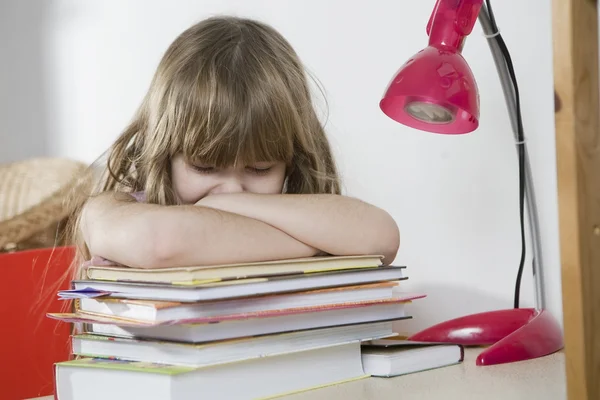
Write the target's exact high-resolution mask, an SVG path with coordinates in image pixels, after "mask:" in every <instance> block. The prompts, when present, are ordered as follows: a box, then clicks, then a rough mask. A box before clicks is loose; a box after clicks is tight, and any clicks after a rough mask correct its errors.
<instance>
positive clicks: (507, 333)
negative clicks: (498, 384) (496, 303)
mask: <svg viewBox="0 0 600 400" xmlns="http://www.w3.org/2000/svg"><path fill="white" fill-rule="evenodd" d="M408 339H409V340H414V341H422V342H436V343H454V344H462V345H465V346H482V345H491V346H490V347H489V348H487V349H486V350H484V351H483V352H482V353H481V354H479V356H478V357H477V360H476V364H477V365H495V364H504V363H510V362H515V361H524V360H530V359H533V358H538V357H543V356H546V355H549V354H552V353H554V352H557V351H559V350H561V349H562V348H563V337H562V331H561V329H560V326H558V323H557V322H556V320H555V319H554V317H552V315H551V314H550V313H549V312H548V311H546V310H536V309H533V308H511V309H506V310H497V311H488V312H483V313H479V314H472V315H467V316H465V317H460V318H456V319H453V320H450V321H446V322H442V323H440V324H437V325H434V326H432V327H430V328H427V329H425V330H423V331H421V332H418V333H416V334H414V335H412V336H411V337H409V338H408Z"/></svg>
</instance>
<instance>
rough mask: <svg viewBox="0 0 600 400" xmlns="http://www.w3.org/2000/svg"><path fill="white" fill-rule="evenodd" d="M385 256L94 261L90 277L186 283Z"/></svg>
mask: <svg viewBox="0 0 600 400" xmlns="http://www.w3.org/2000/svg"><path fill="white" fill-rule="evenodd" d="M382 259H383V256H379V255H364V256H326V257H306V258H295V259H285V260H275V261H265V262H252V263H238V264H223V265H210V266H198V267H179V268H153V269H148V268H129V267H114V266H95V265H91V266H89V267H88V268H87V270H86V275H87V278H88V279H91V280H107V281H133V282H162V283H172V284H186V283H189V282H203V281H204V282H213V281H219V280H223V279H244V278H252V277H263V276H273V275H293V274H308V273H314V272H325V271H336V270H346V269H360V268H377V267H379V266H381V262H382Z"/></svg>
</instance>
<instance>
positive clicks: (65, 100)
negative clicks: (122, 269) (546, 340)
mask: <svg viewBox="0 0 600 400" xmlns="http://www.w3.org/2000/svg"><path fill="white" fill-rule="evenodd" d="M434 3H435V1H434V0H419V1H407V0H404V1H402V0H400V1H398V0H395V1H392V0H388V1H384V0H370V1H358V0H356V1H352V2H349V1H342V0H337V1H335V0H302V1H300V0H295V1H292V0H287V1H284V0H278V1H275V0H271V1H267V0H265V1H258V0H252V1H250V0H239V1H234V0H215V1H206V0H205V1H200V0H169V1H166V0H163V1H159V0H85V1H81V0H38V1H34V0H3V1H2V2H0V49H2V61H1V62H0V134H1V142H0V162H5V161H12V160H16V159H20V158H24V157H31V156H37V155H52V156H66V157H72V158H75V159H79V160H83V161H86V162H92V161H93V160H95V159H96V158H97V157H99V156H100V155H101V153H102V152H103V151H104V150H105V149H106V148H107V146H109V144H110V143H111V141H112V140H114V139H115V137H116V136H117V135H118V134H119V132H120V130H121V129H122V128H123V127H124V126H125V124H126V123H127V122H128V121H129V119H130V118H131V116H132V114H133V111H134V109H135V108H136V107H137V105H138V104H139V102H140V100H141V98H142V96H143V94H144V92H145V90H146V89H147V87H148V84H149V82H150V79H151V77H152V74H153V72H154V69H155V67H156V65H157V63H158V61H159V59H160V57H161V56H162V53H163V52H164V50H165V49H166V48H167V46H168V45H169V43H170V42H171V41H172V40H173V39H174V38H175V37H176V35H178V34H179V33H180V32H181V31H183V30H184V29H185V28H187V27H188V26H189V25H191V24H193V23H194V22H196V21H198V20H200V19H202V18H204V17H207V16H210V15H214V14H218V13H233V14H235V15H240V16H250V17H256V18H259V19H261V20H263V21H266V22H268V23H271V24H272V25H274V26H275V27H276V28H277V29H279V30H280V31H281V32H282V33H283V34H284V35H285V36H286V37H287V38H288V39H289V41H290V42H291V43H292V45H293V46H294V47H295V48H296V50H297V52H298V53H299V55H300V57H301V58H302V59H303V61H304V62H305V64H306V66H307V67H308V69H309V70H310V71H311V73H313V74H314V75H315V76H316V77H317V78H318V79H319V81H320V82H321V83H322V85H323V87H324V89H325V91H326V95H327V100H328V103H329V118H328V120H327V124H326V129H327V132H328V134H329V136H330V138H331V141H332V143H333V146H334V149H335V152H336V155H337V158H338V162H339V164H340V168H341V171H342V173H343V178H344V181H345V189H346V192H347V194H349V195H352V196H357V197H360V198H362V199H364V200H367V201H370V202H372V203H374V204H376V205H378V206H381V207H383V208H385V209H386V210H388V211H389V212H390V213H391V214H392V215H393V216H394V218H395V219H396V221H397V222H398V224H399V226H400V229H401V233H402V244H401V250H400V252H399V254H398V257H397V259H396V263H397V264H405V265H407V266H408V267H409V268H408V270H407V272H408V274H409V275H410V279H409V281H408V282H406V283H405V284H404V285H403V286H405V288H406V290H407V291H413V292H424V293H426V294H427V295H428V297H427V298H426V299H423V300H419V301H416V302H415V303H413V304H412V305H411V310H412V313H413V314H414V320H413V321H411V322H410V323H409V324H403V325H402V328H407V329H408V328H410V329H417V328H420V327H425V326H428V325H430V324H432V323H436V322H440V321H443V320H446V319H448V318H452V317H456V316H461V315H465V314H468V313H473V312H479V311H486V310H492V309H498V308H510V307H511V306H512V296H513V289H514V278H515V275H516V271H517V267H518V262H519V257H520V236H519V221H518V202H517V200H518V198H517V194H518V191H517V189H518V187H517V182H518V181H517V159H516V153H515V145H514V140H513V134H512V132H511V129H510V122H509V119H508V114H507V112H506V108H505V103H504V97H503V94H502V90H501V87H500V83H499V80H498V77H497V75H496V70H495V67H494V64H493V61H492V57H491V54H490V52H489V48H488V44H487V42H486V39H485V38H484V37H483V36H482V32H481V29H480V27H479V25H476V27H475V29H474V31H473V33H472V34H471V36H470V37H469V38H468V40H467V43H466V46H465V50H464V56H465V58H466V59H467V61H468V62H469V64H470V65H471V68H472V70H473V72H474V74H475V76H476V79H477V83H478V85H479V89H480V96H481V124H480V128H479V129H478V130H477V131H476V132H474V133H472V134H470V135H465V136H459V137H450V136H442V135H434V134H429V133H425V132H419V131H416V130H412V129H410V128H407V127H404V126H401V125H399V124H397V123H395V122H393V121H391V120H389V119H388V118H387V117H385V116H384V115H383V113H381V112H380V110H379V108H378V102H379V99H380V97H381V95H382V93H383V91H384V89H385V87H386V85H387V83H388V81H389V80H390V79H391V77H392V75H393V74H394V73H395V72H396V69H397V68H398V67H399V66H400V65H401V64H402V63H404V61H405V60H406V59H408V58H409V57H411V56H412V55H413V54H414V53H415V52H417V51H418V50H420V49H421V48H423V47H425V46H426V44H427V36H426V33H425V25H426V23H427V20H428V18H429V15H430V13H431V10H432V8H433V6H434ZM492 6H494V7H495V8H494V11H495V14H496V19H497V22H498V25H499V27H500V29H501V32H502V35H503V36H504V39H505V41H506V43H507V45H508V47H509V50H510V51H511V55H512V58H513V61H514V64H515V69H516V73H517V78H518V82H519V85H520V90H521V95H522V111H523V118H524V126H525V132H526V135H527V139H528V145H529V151H530V155H531V159H532V166H533V173H534V180H535V186H536V193H537V198H538V200H539V209H540V224H541V232H542V245H543V256H544V261H545V266H546V271H545V283H546V292H547V297H548V302H547V306H548V308H549V309H550V311H551V312H552V313H553V314H554V315H555V316H556V317H557V318H558V319H559V321H560V322H561V323H562V307H561V290H560V268H559V251H558V225H557V224H558V222H557V195H556V163H555V142H554V115H553V89H552V86H553V75H552V39H551V14H550V11H551V7H550V1H549V0H536V1H522V0H503V1H499V0H496V1H492ZM317 101H318V104H319V106H320V107H321V108H323V107H322V104H323V102H322V101H321V100H319V99H317ZM323 109H324V108H323ZM529 255H530V253H529ZM527 260H528V263H527V269H526V273H525V278H524V281H523V296H522V298H523V302H522V304H523V305H525V306H532V305H533V290H532V278H531V268H530V257H529V256H528V258H527Z"/></svg>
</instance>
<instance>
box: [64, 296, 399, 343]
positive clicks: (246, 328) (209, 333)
mask: <svg viewBox="0 0 600 400" xmlns="http://www.w3.org/2000/svg"><path fill="white" fill-rule="evenodd" d="M404 317H406V313H405V302H403V301H386V300H383V301H381V302H380V303H372V304H363V305H359V306H356V305H351V304H349V305H342V306H338V305H336V306H331V307H330V308H328V309H324V310H323V309H315V310H314V311H307V310H304V309H299V310H295V311H293V310H282V312H281V313H277V312H274V313H273V315H272V316H265V315H262V316H255V317H250V318H248V317H247V316H246V317H239V318H238V317H236V318H235V319H228V320H220V321H219V320H218V317H216V318H215V319H213V320H211V321H210V322H204V323H175V324H170V323H167V324H161V325H145V326H144V325H140V324H133V323H129V324H128V323H127V322H126V321H123V322H119V321H115V320H109V319H105V320H103V321H102V318H100V317H97V316H92V315H90V316H87V317H86V316H84V315H83V314H82V315H81V316H80V317H78V319H75V320H68V319H67V320H65V321H67V322H83V323H88V324H90V327H91V329H90V330H89V331H90V332H91V333H96V334H100V335H108V336H120V337H137V338H145V339H154V340H167V341H180V342H187V343H199V342H209V341H214V340H224V339H233V338H240V337H247V336H254V335H266V334H272V333H284V332H293V331H297V330H302V329H311V328H325V327H332V326H337V325H347V324H356V323H361V322H374V321H382V320H392V319H400V318H404ZM86 318H87V319H86Z"/></svg>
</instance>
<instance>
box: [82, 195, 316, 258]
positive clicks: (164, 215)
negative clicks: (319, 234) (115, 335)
mask: <svg viewBox="0 0 600 400" xmlns="http://www.w3.org/2000/svg"><path fill="white" fill-rule="evenodd" d="M81 227H82V233H83V236H84V239H85V242H86V243H87V245H88V248H89V250H90V252H91V254H92V255H94V256H100V257H104V258H106V259H109V260H112V261H114V262H117V263H120V264H123V265H127V266H130V267H138V268H168V267H177V266H191V265H214V264H227V263H237V262H252V261H265V260H275V259H283V258H296V257H310V256H314V255H315V254H317V253H318V250H317V249H315V248H312V247H310V246H308V245H306V244H304V243H303V242H301V241H298V240H296V239H294V238H292V237H291V236H289V235H288V234H286V233H284V232H283V231H281V230H279V229H277V228H274V227H273V226H270V225H268V224H266V223H264V222H261V221H259V220H256V219H253V218H248V217H245V216H242V215H238V214H232V213H228V212H224V211H220V210H215V209H210V208H206V207H197V206H194V205H190V206H161V205H154V204H144V203H138V202H136V201H135V200H134V199H133V197H131V196H130V195H128V194H125V193H116V192H107V193H103V194H100V195H99V196H97V197H95V198H93V199H91V200H90V201H89V202H88V203H87V204H86V206H85V208H84V210H83V214H82V221H81Z"/></svg>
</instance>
